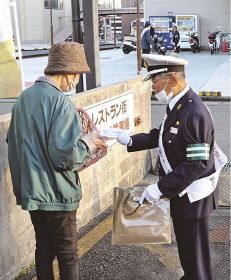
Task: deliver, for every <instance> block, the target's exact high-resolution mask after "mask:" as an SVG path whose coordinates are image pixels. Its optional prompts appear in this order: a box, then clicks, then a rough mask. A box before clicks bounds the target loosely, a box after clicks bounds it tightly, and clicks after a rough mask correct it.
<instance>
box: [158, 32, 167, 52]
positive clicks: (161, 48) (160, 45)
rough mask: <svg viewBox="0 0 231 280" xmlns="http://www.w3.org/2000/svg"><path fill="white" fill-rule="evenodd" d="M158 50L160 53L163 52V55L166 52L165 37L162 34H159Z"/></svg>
mask: <svg viewBox="0 0 231 280" xmlns="http://www.w3.org/2000/svg"><path fill="white" fill-rule="evenodd" d="M157 52H158V54H162V55H165V53H166V47H165V44H164V38H163V37H162V36H161V35H160V34H159V35H158V36H157Z"/></svg>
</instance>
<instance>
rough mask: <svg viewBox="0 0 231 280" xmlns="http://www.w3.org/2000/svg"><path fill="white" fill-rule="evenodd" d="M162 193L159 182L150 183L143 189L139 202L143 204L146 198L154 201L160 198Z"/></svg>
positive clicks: (151, 201)
mask: <svg viewBox="0 0 231 280" xmlns="http://www.w3.org/2000/svg"><path fill="white" fill-rule="evenodd" d="M161 195H162V193H161V191H160V190H159V188H158V185H157V184H152V185H149V186H147V187H146V188H145V190H144V191H143V193H142V195H141V197H140V200H139V203H140V204H143V202H144V200H145V199H146V200H147V201H148V202H150V203H153V202H154V201H155V200H159V199H160V196H161Z"/></svg>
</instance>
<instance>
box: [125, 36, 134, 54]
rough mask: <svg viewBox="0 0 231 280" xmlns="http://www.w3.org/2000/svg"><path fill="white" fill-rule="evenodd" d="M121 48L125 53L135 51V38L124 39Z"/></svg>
mask: <svg viewBox="0 0 231 280" xmlns="http://www.w3.org/2000/svg"><path fill="white" fill-rule="evenodd" d="M122 50H123V53H125V54H129V53H130V52H133V51H136V40H132V39H127V40H124V41H123V44H122Z"/></svg>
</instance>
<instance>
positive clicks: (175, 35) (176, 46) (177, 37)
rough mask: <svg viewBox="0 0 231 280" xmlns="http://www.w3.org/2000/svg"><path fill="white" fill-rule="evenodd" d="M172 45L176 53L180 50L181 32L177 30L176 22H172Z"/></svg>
mask: <svg viewBox="0 0 231 280" xmlns="http://www.w3.org/2000/svg"><path fill="white" fill-rule="evenodd" d="M172 32H173V34H172V45H173V51H174V53H179V52H180V33H179V31H178V30H177V25H176V24H175V23H173V24H172Z"/></svg>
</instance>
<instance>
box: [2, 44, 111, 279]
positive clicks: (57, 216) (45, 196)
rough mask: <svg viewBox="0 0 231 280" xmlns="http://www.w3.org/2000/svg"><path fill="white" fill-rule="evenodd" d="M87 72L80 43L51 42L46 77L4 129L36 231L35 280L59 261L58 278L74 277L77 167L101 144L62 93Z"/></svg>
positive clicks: (19, 196) (25, 95) (20, 195)
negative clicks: (83, 126) (87, 131)
mask: <svg viewBox="0 0 231 280" xmlns="http://www.w3.org/2000/svg"><path fill="white" fill-rule="evenodd" d="M87 72H90V69H89V67H88V65H87V62H86V58H85V54H84V49H83V46H82V45H80V44H78V43H74V42H65V43H59V44H55V45H53V46H52V48H51V50H50V53H49V61H48V66H47V67H46V69H45V71H44V73H45V76H44V77H40V78H38V79H37V80H36V82H35V84H34V85H33V86H32V87H30V88H27V89H26V90H24V91H23V92H22V94H21V95H20V96H19V98H18V99H17V101H16V103H15V104H14V107H13V109H12V118H11V123H10V127H9V131H8V136H7V141H8V154H9V156H8V157H9V165H10V171H11V176H12V182H13V190H14V194H15V196H16V200H17V204H18V205H21V207H22V209H24V210H28V211H29V213H30V217H31V221H32V223H33V226H34V230H35V237H36V250H35V262H36V272H37V279H38V280H53V279H54V275H53V268H52V264H53V260H54V258H55V256H56V257H57V259H58V264H59V272H60V279H61V280H76V279H79V276H78V259H77V248H76V246H77V245H76V211H77V208H78V206H79V202H80V199H81V196H82V195H81V186H80V181H79V177H78V173H77V172H76V169H78V168H79V167H80V166H81V165H82V164H83V163H84V161H85V160H86V159H87V158H89V156H90V155H91V154H93V153H95V152H96V151H97V149H99V148H102V147H105V146H106V145H105V143H104V142H103V141H102V140H100V139H99V138H98V137H97V135H96V134H92V135H88V136H83V135H82V129H81V123H80V118H79V115H78V113H77V111H76V108H75V106H74V105H73V103H72V102H71V100H70V99H69V98H68V97H67V96H65V95H64V94H63V93H62V92H65V91H70V90H71V89H72V88H74V87H75V86H76V84H77V83H78V81H79V75H80V73H87Z"/></svg>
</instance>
